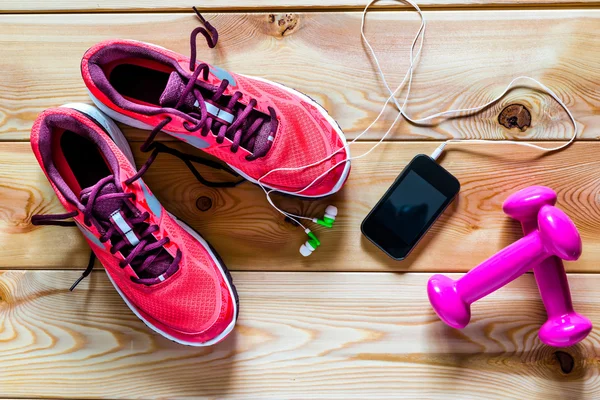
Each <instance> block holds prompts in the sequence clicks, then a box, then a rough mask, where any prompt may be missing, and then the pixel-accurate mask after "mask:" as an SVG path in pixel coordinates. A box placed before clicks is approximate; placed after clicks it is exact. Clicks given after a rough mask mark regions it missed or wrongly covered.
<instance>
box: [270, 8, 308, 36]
mask: <svg viewBox="0 0 600 400" xmlns="http://www.w3.org/2000/svg"><path fill="white" fill-rule="evenodd" d="M299 20H300V18H299V16H298V14H290V13H288V14H269V16H268V18H267V21H268V22H269V28H270V29H269V31H270V32H271V34H272V35H273V36H286V35H290V34H292V33H293V32H294V31H296V30H297V27H298V22H299Z"/></svg>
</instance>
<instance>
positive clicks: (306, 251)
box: [300, 228, 321, 257]
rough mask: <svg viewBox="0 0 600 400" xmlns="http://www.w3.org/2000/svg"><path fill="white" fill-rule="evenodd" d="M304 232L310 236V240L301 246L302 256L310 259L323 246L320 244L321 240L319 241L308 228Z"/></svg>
mask: <svg viewBox="0 0 600 400" xmlns="http://www.w3.org/2000/svg"><path fill="white" fill-rule="evenodd" d="M304 232H306V234H307V235H308V240H307V241H306V242H305V243H304V244H303V245H302V246H300V254H302V255H303V256H304V257H308V256H310V255H311V254H312V253H313V251H315V250H316V249H317V247H319V246H320V245H321V242H319V239H317V237H316V236H315V234H314V233H312V232H311V230H310V229H308V228H306V229H305V230H304Z"/></svg>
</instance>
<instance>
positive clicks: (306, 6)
mask: <svg viewBox="0 0 600 400" xmlns="http://www.w3.org/2000/svg"><path fill="white" fill-rule="evenodd" d="M398 3H400V2H395V1H381V2H379V3H377V4H375V5H373V8H388V7H389V8H392V7H393V9H406V8H408V7H406V6H404V5H403V4H398ZM366 4H367V1H365V0H324V1H318V0H285V1H277V0H266V1H265V0H244V1H235V2H232V1H227V0H206V1H203V2H201V3H199V4H197V5H196V7H197V8H198V9H199V10H205V11H215V10H219V11H236V10H248V11H259V12H262V11H264V10H265V9H269V10H282V11H287V10H288V9H290V8H291V9H294V10H298V9H299V10H327V9H328V8H329V9H331V8H333V9H362V8H364V7H365V6H366ZM418 4H419V6H420V7H421V8H423V9H427V8H462V7H474V8H491V7H506V6H508V7H510V6H513V7H566V6H569V7H593V6H597V5H598V2H597V1H595V0H491V1H484V0H421V1H419V2H418ZM0 7H1V9H0V12H4V13H10V12H31V13H36V12H65V11H68V12H107V11H115V10H118V11H130V12H131V11H186V10H189V9H190V3H189V2H185V1H184V0H168V1H159V0H143V1H142V0H126V1H119V0H96V1H92V0H81V1H74V0H57V1H53V2H47V1H44V0H33V1H28V2H22V1H19V0H4V1H3V3H2V5H0Z"/></svg>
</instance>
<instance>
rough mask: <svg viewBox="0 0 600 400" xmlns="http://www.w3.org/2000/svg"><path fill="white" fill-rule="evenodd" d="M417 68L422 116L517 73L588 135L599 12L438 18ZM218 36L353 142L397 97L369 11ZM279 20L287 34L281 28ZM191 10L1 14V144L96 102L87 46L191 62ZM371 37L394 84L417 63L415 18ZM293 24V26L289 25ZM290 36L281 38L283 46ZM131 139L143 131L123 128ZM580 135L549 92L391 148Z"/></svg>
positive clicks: (241, 22) (265, 24)
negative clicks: (61, 109) (69, 108)
mask: <svg viewBox="0 0 600 400" xmlns="http://www.w3.org/2000/svg"><path fill="white" fill-rule="evenodd" d="M426 15H427V18H428V21H429V22H428V29H427V39H426V43H425V50H424V53H423V55H422V57H421V61H420V65H419V67H418V69H417V70H416V72H415V80H414V84H413V92H412V93H413V100H411V101H410V102H409V105H408V112H409V113H410V114H411V115H414V116H417V117H418V116H426V115H430V114H431V113H434V112H438V111H442V110H447V109H450V108H458V107H472V106H475V105H477V104H482V103H484V102H486V101H489V100H490V99H492V98H493V97H495V96H496V95H498V94H499V93H500V92H501V91H502V90H503V89H504V87H505V86H506V85H507V84H508V83H509V82H510V81H511V80H512V79H513V78H514V77H516V76H519V75H530V76H533V77H535V78H538V79H540V80H541V81H543V82H544V83H545V84H547V85H548V86H549V87H551V88H552V89H553V90H554V91H556V93H557V94H558V95H559V96H560V97H561V98H562V99H563V100H564V101H565V102H566V103H567V104H568V105H569V107H571V109H572V111H573V113H574V115H575V117H576V118H577V120H578V121H579V124H580V134H581V137H584V138H587V139H598V137H599V136H598V132H600V129H599V127H600V114H599V113H598V110H599V109H600V95H599V93H600V69H599V68H598V57H599V56H598V55H599V54H600V34H599V32H598V29H597V27H598V26H599V24H600V10H545V11H540V10H535V11H533V10H530V11H527V10H518V11H517V10H514V11H499V10H497V11H494V12H489V11H453V12H445V11H433V12H427V13H426ZM206 16H207V17H208V18H209V19H210V21H211V22H212V23H213V24H214V25H215V26H216V27H217V28H218V29H219V31H220V42H219V46H218V48H217V50H213V51H210V50H209V49H204V47H203V46H202V45H200V46H201V51H200V56H199V57H200V58H202V59H204V60H205V61H209V62H211V63H215V64H217V65H220V66H222V67H224V68H227V69H231V70H232V71H236V72H240V73H244V74H249V75H252V74H259V75H261V76H264V77H266V78H268V79H271V80H274V81H279V82H282V83H284V84H286V85H289V86H291V87H294V88H296V89H298V90H300V91H302V92H304V93H307V94H309V95H310V96H311V97H313V98H315V99H316V100H317V101H319V102H320V103H322V104H323V105H324V106H325V107H326V108H327V109H328V110H329V112H330V113H331V115H332V116H333V117H334V118H336V119H337V120H338V121H339V123H340V125H341V127H342V128H343V129H344V131H345V132H346V134H347V136H348V137H349V138H353V137H355V136H356V135H357V133H359V132H361V131H362V130H363V129H365V128H366V127H367V126H368V125H369V123H370V122H371V121H372V120H373V118H374V117H375V116H376V115H377V113H378V112H379V110H380V108H381V105H382V104H383V101H384V100H385V98H386V97H387V96H386V95H385V92H384V90H383V89H382V86H381V83H380V82H379V80H378V78H377V76H376V74H375V71H374V67H373V64H372V62H371V61H370V60H369V58H368V57H367V55H366V52H365V49H364V48H363V47H362V46H361V42H360V35H359V32H360V29H359V28H360V13H359V12H340V13H294V14H292V15H291V17H290V19H291V21H292V22H290V24H293V28H290V26H291V25H290V26H288V22H286V20H285V19H283V18H282V17H283V15H282V14H276V13H275V14H268V13H258V14H254V13H246V14H207V15H206ZM280 20H283V21H284V22H283V24H282V25H280V23H279V21H280ZM197 25H198V21H197V19H196V18H195V16H194V15H192V14H181V13H179V14H167V13H156V14H111V15H106V14H68V15H45V16H44V18H40V17H39V16H36V15H4V16H0V26H1V27H2V29H1V31H0V52H1V53H2V55H3V57H2V59H0V70H2V71H3V79H2V80H1V81H0V140H27V138H28V136H29V130H30V128H31V125H32V123H33V120H34V119H35V117H36V115H37V114H38V113H39V112H41V111H42V110H44V109H46V108H48V107H53V106H57V105H60V104H63V103H66V102H73V101H89V100H88V98H87V95H86V91H85V88H84V85H83V82H82V80H81V77H80V71H79V64H80V59H81V56H82V55H83V53H84V52H85V50H86V49H88V48H89V47H90V46H91V45H93V44H95V43H97V42H99V41H101V40H104V39H109V38H115V37H122V38H131V39H137V40H142V41H146V42H153V43H156V44H158V45H162V46H164V47H167V48H170V49H173V50H175V51H178V52H181V53H184V54H188V52H189V48H188V36H187V34H188V32H190V31H191V30H192V29H193V28H195V27H196V26H197ZM367 25H368V26H367V34H368V36H369V38H370V39H371V41H372V44H373V46H374V48H375V49H376V51H377V52H378V54H379V57H380V60H381V63H382V66H383V69H384V71H385V72H386V74H387V75H388V79H389V80H390V83H392V84H393V83H397V82H399V81H400V80H401V76H402V74H403V73H404V72H405V71H406V68H407V67H408V59H407V56H408V48H409V44H410V42H411V41H412V38H413V35H414V33H415V31H416V29H417V28H418V21H417V17H416V15H415V14H413V13H405V12H397V13H390V12H373V13H372V14H370V15H369V21H368V24H367ZM288 28H289V29H288ZM282 35H283V36H282ZM515 103H518V104H523V105H525V106H526V107H527V108H528V109H529V110H530V111H531V114H532V118H533V127H532V128H531V129H527V130H526V131H525V132H521V131H519V130H518V129H512V130H509V129H507V128H505V127H504V126H502V125H500V124H499V123H498V121H497V117H498V114H499V113H500V112H501V110H502V109H503V108H505V107H506V106H508V105H510V104H515ZM395 116H396V113H395V112H394V111H393V109H392V108H391V107H390V109H389V110H387V112H386V113H384V116H383V119H382V122H381V123H379V124H377V125H376V126H375V129H374V130H373V131H372V132H371V133H369V135H367V136H365V138H367V139H368V138H370V139H374V138H378V137H381V135H382V134H383V132H384V131H385V130H386V129H387V127H388V126H389V124H390V123H391V121H392V120H393V119H394V118H395ZM126 133H127V135H128V136H129V137H130V138H135V139H140V138H141V136H140V132H139V131H135V130H126ZM570 134H571V126H570V125H569V123H568V120H567V118H566V115H565V113H564V112H563V111H562V109H560V107H559V106H557V104H556V103H554V102H553V101H552V100H551V99H550V98H549V97H548V96H547V95H544V94H541V93H539V92H535V91H533V90H531V89H526V88H520V89H515V90H514V91H512V92H510V93H509V94H508V95H507V96H506V98H504V99H503V100H502V101H501V102H500V103H499V104H497V105H496V106H493V107H490V108H489V109H488V110H486V111H485V112H482V113H480V114H479V115H477V116H473V117H470V118H466V119H454V120H449V121H446V122H443V123H441V124H440V125H438V126H436V127H433V128H428V127H416V126H412V125H409V124H407V123H404V122H402V123H400V124H399V125H398V126H397V127H396V128H395V129H394V130H393V132H392V135H391V136H390V139H394V140H400V139H407V140H417V139H419V140H426V139H443V138H449V137H460V138H494V139H502V138H515V139H527V140H548V139H565V138H567V137H568V136H569V135H570Z"/></svg>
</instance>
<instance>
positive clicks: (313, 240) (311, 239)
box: [308, 232, 321, 249]
mask: <svg viewBox="0 0 600 400" xmlns="http://www.w3.org/2000/svg"><path fill="white" fill-rule="evenodd" d="M308 237H309V240H308V243H310V245H311V246H312V247H314V248H315V249H316V248H317V247H319V246H320V245H321V242H319V239H317V237H316V236H315V234H314V233H312V232H308Z"/></svg>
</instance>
